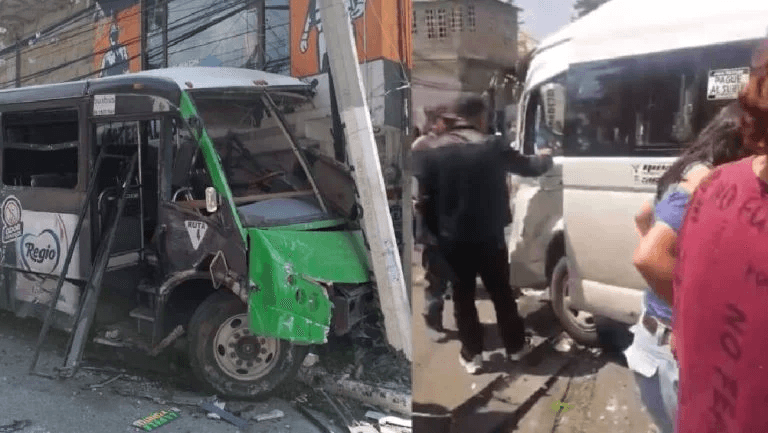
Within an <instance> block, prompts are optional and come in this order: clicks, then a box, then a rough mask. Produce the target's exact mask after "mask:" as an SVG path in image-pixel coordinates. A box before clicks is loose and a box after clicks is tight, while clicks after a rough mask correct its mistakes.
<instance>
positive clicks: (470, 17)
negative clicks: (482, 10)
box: [467, 5, 475, 32]
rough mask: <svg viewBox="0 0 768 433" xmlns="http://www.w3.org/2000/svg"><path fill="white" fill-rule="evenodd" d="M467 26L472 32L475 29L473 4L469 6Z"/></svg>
mask: <svg viewBox="0 0 768 433" xmlns="http://www.w3.org/2000/svg"><path fill="white" fill-rule="evenodd" d="M467 27H469V31H470V32H474V31H475V7H474V6H472V5H470V6H467Z"/></svg>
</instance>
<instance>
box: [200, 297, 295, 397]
mask: <svg viewBox="0 0 768 433" xmlns="http://www.w3.org/2000/svg"><path fill="white" fill-rule="evenodd" d="M189 342H190V344H189V355H190V364H191V366H192V371H193V372H194V374H195V376H196V377H197V378H198V379H199V380H200V381H201V382H202V384H203V385H204V386H205V387H206V388H208V390H209V391H212V392H214V393H216V394H217V395H220V396H227V397H234V398H254V397H262V396H264V395H265V394H268V393H269V392H271V391H273V390H274V389H275V388H276V387H277V386H278V385H279V384H280V383H282V382H284V381H286V380H289V379H292V378H293V377H294V376H295V375H296V372H297V370H298V369H299V366H300V365H301V362H302V361H303V360H304V356H305V355H306V354H307V351H308V346H299V345H296V344H292V343H291V342H289V341H285V340H278V339H276V338H271V337H262V336H259V335H253V334H252V333H251V331H250V329H249V328H248V315H247V309H246V306H245V304H243V301H241V300H240V299H239V298H238V297H237V296H235V295H233V294H232V293H229V292H226V291H223V290H222V291H219V292H217V293H214V294H213V295H211V296H210V297H208V299H206V300H205V301H204V302H203V303H202V304H200V306H199V307H198V308H197V310H195V313H194V314H193V315H192V319H191V320H190V324H189Z"/></svg>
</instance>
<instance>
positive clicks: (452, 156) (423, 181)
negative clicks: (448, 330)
mask: <svg viewBox="0 0 768 433" xmlns="http://www.w3.org/2000/svg"><path fill="white" fill-rule="evenodd" d="M447 116H449V117H452V118H453V121H454V123H453V125H452V127H451V129H450V130H449V131H448V132H447V133H446V134H443V135H442V136H441V137H439V138H438V139H437V140H436V141H435V142H434V143H433V146H432V149H430V150H426V151H424V153H423V154H422V155H420V156H419V158H416V157H414V165H415V173H416V175H417V176H418V177H419V194H420V202H421V203H422V206H423V207H422V212H424V213H425V220H426V225H427V227H428V229H429V231H430V232H431V233H432V234H433V236H434V237H435V239H436V242H437V245H438V247H439V250H440V252H441V254H442V256H443V257H444V258H445V261H446V263H447V265H448V267H449V271H448V272H450V273H451V275H450V277H449V278H452V279H453V280H454V281H455V285H454V291H453V292H454V293H453V299H454V304H455V308H454V310H455V315H456V322H457V325H458V328H459V340H460V341H461V346H462V347H461V352H460V355H459V361H460V363H461V364H462V365H463V366H464V368H465V369H466V370H467V372H468V373H470V374H475V373H477V372H478V371H479V370H480V368H481V367H482V352H483V332H482V326H481V324H480V320H479V318H478V314H477V309H476V307H475V288H476V283H475V282H476V277H477V275H478V274H479V275H480V277H481V279H482V281H483V285H484V286H485V289H486V290H487V291H488V293H489V295H490V296H491V301H492V302H493V305H494V308H495V310H496V320H497V324H498V326H499V333H500V335H501V337H502V340H503V341H504V345H505V348H506V350H507V355H508V356H509V358H510V359H511V360H519V359H520V358H521V357H522V356H524V355H525V354H526V353H528V351H529V350H530V346H529V345H528V342H527V339H526V337H525V325H524V323H523V320H522V318H521V317H520V315H519V313H518V311H517V303H516V302H515V298H514V295H513V292H512V287H511V286H510V283H509V261H508V257H509V253H508V251H507V244H506V239H505V236H504V228H505V227H506V226H507V225H509V223H511V222H512V213H511V211H510V209H509V191H508V188H507V175H508V174H509V173H516V174H519V175H521V176H530V177H533V176H540V175H542V174H544V173H545V172H547V171H548V170H549V169H550V168H551V167H552V158H551V157H550V156H536V157H527V156H523V155H521V154H520V153H518V152H517V151H516V150H514V149H513V148H511V147H510V146H509V144H508V143H506V142H505V140H504V139H503V137H501V136H488V135H486V134H485V133H484V132H483V131H486V129H487V128H486V123H487V121H486V119H487V106H486V104H485V101H484V100H483V98H482V97H480V96H467V97H462V98H460V99H459V100H458V101H457V102H456V104H455V106H454V108H453V110H452V111H451V114H448V115H447Z"/></svg>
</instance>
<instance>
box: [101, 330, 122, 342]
mask: <svg viewBox="0 0 768 433" xmlns="http://www.w3.org/2000/svg"><path fill="white" fill-rule="evenodd" d="M104 338H106V339H108V340H117V339H119V338H120V330H119V329H112V330H110V331H107V332H105V333H104Z"/></svg>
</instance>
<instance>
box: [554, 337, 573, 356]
mask: <svg viewBox="0 0 768 433" xmlns="http://www.w3.org/2000/svg"><path fill="white" fill-rule="evenodd" d="M573 344H574V341H573V339H571V337H569V336H568V335H567V334H565V333H564V334H562V335H561V336H560V338H558V340H557V342H556V343H555V350H557V351H558V352H561V353H568V352H570V351H571V349H572V348H573Z"/></svg>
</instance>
